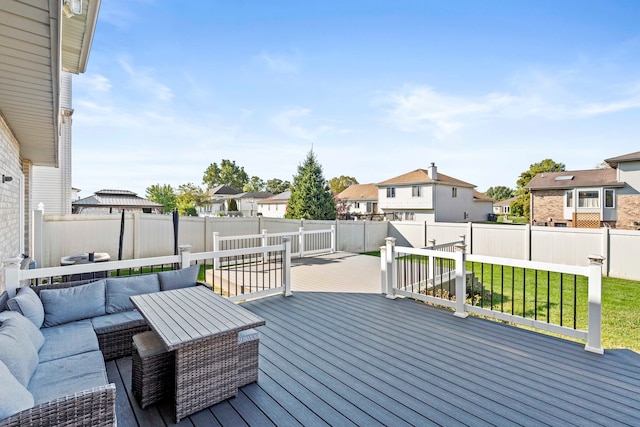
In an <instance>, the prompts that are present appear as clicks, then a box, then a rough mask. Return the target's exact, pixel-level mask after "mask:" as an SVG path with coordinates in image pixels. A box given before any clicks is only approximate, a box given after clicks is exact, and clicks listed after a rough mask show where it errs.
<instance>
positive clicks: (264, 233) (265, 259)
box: [261, 229, 268, 264]
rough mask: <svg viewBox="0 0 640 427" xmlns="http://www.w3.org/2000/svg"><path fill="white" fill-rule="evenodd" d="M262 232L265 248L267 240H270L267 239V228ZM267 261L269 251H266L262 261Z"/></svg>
mask: <svg viewBox="0 0 640 427" xmlns="http://www.w3.org/2000/svg"><path fill="white" fill-rule="evenodd" d="M261 234H262V247H263V248H264V247H266V246H267V240H268V239H267V230H266V229H264V230H262V233H261ZM266 262H267V253H266V252H264V253H263V254H262V263H263V264H264V263H266Z"/></svg>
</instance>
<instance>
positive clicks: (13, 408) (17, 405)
mask: <svg viewBox="0 0 640 427" xmlns="http://www.w3.org/2000/svg"><path fill="white" fill-rule="evenodd" d="M33 403H34V402H33V395H32V394H31V393H30V392H29V390H27V389H26V388H25V386H23V385H22V384H20V383H19V382H18V380H17V379H16V377H14V376H13V375H12V374H11V372H10V371H9V368H7V365H5V364H4V363H2V361H0V420H2V419H4V418H7V417H10V416H11V415H14V414H17V413H18V412H20V411H24V410H25V409H29V408H31V407H33Z"/></svg>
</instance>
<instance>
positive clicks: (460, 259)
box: [453, 245, 469, 318]
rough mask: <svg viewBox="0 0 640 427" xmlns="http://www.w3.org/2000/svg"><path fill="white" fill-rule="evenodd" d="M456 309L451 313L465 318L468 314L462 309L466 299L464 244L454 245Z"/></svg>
mask: <svg viewBox="0 0 640 427" xmlns="http://www.w3.org/2000/svg"><path fill="white" fill-rule="evenodd" d="M455 248H456V311H455V313H453V315H454V316H456V317H461V318H465V317H467V316H469V313H467V312H466V311H465V309H464V304H465V302H466V299H467V289H466V288H467V283H466V276H467V256H466V253H465V249H466V248H467V246H466V245H456V246H455Z"/></svg>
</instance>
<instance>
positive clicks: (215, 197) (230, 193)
mask: <svg viewBox="0 0 640 427" xmlns="http://www.w3.org/2000/svg"><path fill="white" fill-rule="evenodd" d="M241 193H242V191H240V190H236V189H235V188H233V187H229V186H228V185H218V186H217V187H214V188H212V189H210V190H209V192H208V194H209V204H207V205H204V206H200V207H198V208H197V209H198V216H219V215H227V214H228V213H229V201H230V200H231V199H235V198H236V197H237V196H238V195H239V194H241Z"/></svg>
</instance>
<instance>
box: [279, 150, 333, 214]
mask: <svg viewBox="0 0 640 427" xmlns="http://www.w3.org/2000/svg"><path fill="white" fill-rule="evenodd" d="M285 218H290V219H336V204H335V201H334V200H333V195H332V194H331V191H330V190H329V186H328V185H327V181H326V180H325V179H324V176H323V175H322V166H320V164H319V163H318V161H317V159H316V156H315V154H314V153H313V150H311V151H309V153H307V158H306V159H305V161H304V163H302V164H301V165H299V166H298V174H297V175H296V176H294V177H293V184H292V185H291V197H289V206H288V207H287V213H286V214H285Z"/></svg>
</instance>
